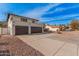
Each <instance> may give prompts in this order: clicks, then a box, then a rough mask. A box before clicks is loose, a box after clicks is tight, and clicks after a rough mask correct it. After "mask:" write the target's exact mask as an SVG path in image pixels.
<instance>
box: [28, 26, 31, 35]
mask: <svg viewBox="0 0 79 59" xmlns="http://www.w3.org/2000/svg"><path fill="white" fill-rule="evenodd" d="M28 34H31V26H30V25H29V26H28Z"/></svg>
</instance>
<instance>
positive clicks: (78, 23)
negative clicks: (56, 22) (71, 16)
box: [70, 20, 79, 30]
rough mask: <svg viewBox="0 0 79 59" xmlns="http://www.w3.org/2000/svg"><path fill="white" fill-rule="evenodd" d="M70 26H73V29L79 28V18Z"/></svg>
mask: <svg viewBox="0 0 79 59" xmlns="http://www.w3.org/2000/svg"><path fill="white" fill-rule="evenodd" d="M70 26H71V28H72V30H78V26H79V21H78V20H72V21H71V23H70Z"/></svg>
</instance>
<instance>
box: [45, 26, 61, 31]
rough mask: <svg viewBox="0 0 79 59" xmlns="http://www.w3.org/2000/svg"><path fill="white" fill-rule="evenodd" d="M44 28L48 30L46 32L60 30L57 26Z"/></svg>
mask: <svg viewBox="0 0 79 59" xmlns="http://www.w3.org/2000/svg"><path fill="white" fill-rule="evenodd" d="M45 28H46V29H48V31H51V32H56V31H57V30H60V29H59V26H53V25H45Z"/></svg>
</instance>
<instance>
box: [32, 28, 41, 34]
mask: <svg viewBox="0 0 79 59" xmlns="http://www.w3.org/2000/svg"><path fill="white" fill-rule="evenodd" d="M41 32H42V28H41V27H31V33H41Z"/></svg>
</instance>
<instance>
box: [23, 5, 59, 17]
mask: <svg viewBox="0 0 79 59" xmlns="http://www.w3.org/2000/svg"><path fill="white" fill-rule="evenodd" d="M58 5H60V4H49V5H47V6H43V7H39V8H35V9H33V10H31V11H29V12H28V13H24V14H23V15H26V16H28V17H32V18H41V16H42V15H43V14H46V11H48V10H49V9H51V8H53V7H56V6H58Z"/></svg>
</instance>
